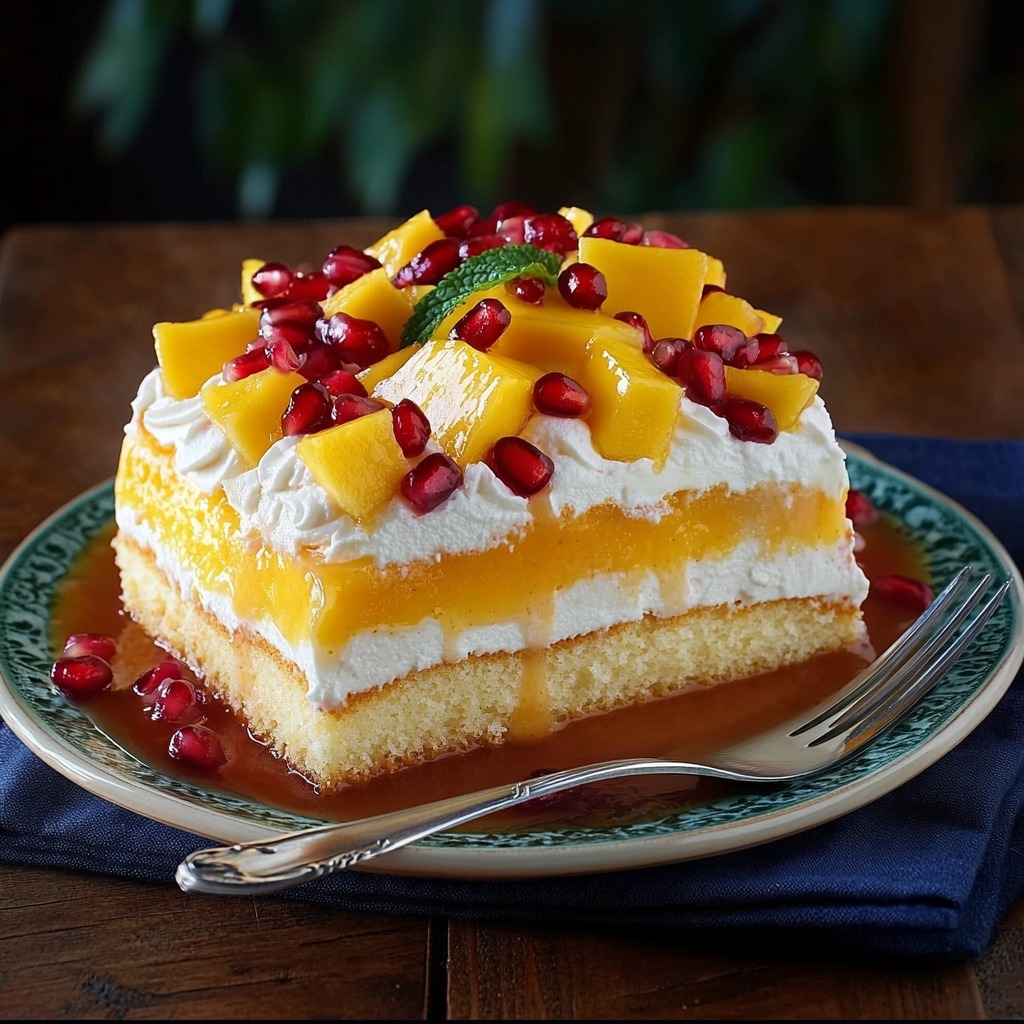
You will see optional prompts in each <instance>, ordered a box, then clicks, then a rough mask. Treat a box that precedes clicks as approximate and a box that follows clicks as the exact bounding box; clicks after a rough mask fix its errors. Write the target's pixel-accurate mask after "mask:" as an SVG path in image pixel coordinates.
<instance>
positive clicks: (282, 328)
mask: <svg viewBox="0 0 1024 1024" xmlns="http://www.w3.org/2000/svg"><path fill="white" fill-rule="evenodd" d="M260 335H261V336H262V338H263V340H264V342H265V343H266V346H267V355H268V356H269V355H270V351H269V350H270V346H271V345H277V344H285V345H287V346H288V347H289V348H291V349H293V350H295V351H297V352H301V351H302V350H303V349H304V348H306V347H307V346H308V345H309V343H310V342H311V341H312V340H313V325H312V324H308V325H307V324H289V323H280V324H267V325H266V326H263V325H261V326H260ZM271 361H273V357H271Z"/></svg>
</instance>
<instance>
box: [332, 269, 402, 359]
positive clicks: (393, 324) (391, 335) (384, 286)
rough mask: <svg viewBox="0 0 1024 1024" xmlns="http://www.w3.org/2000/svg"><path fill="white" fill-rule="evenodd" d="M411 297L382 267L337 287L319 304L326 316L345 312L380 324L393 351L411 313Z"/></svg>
mask: <svg viewBox="0 0 1024 1024" xmlns="http://www.w3.org/2000/svg"><path fill="white" fill-rule="evenodd" d="M411 298H412V297H411V296H410V295H409V293H408V292H406V291H405V290H403V289H401V288H396V287H395V286H394V285H393V284H392V283H391V278H390V277H389V276H388V272H387V271H386V270H385V269H384V268H383V267H381V268H380V270H371V271H370V272H369V273H368V274H363V276H362V277H357V278H356V279H355V280H354V281H352V282H351V283H349V284H347V285H345V287H344V288H339V289H338V291H336V292H335V293H334V294H333V295H331V296H330V297H329V298H327V299H325V300H324V302H323V303H322V306H323V311H324V316H325V317H332V316H334V314H335V313H348V315H349V316H354V317H358V318H359V319H360V320H373V321H374V322H375V323H377V324H380V329H381V330H382V331H383V332H384V335H385V337H386V338H387V339H388V342H389V343H390V345H391V349H392V351H394V350H395V349H397V348H398V343H399V341H400V340H401V337H402V328H403V327H404V326H405V321H406V320H408V319H409V317H410V316H412V307H413V302H412V301H411Z"/></svg>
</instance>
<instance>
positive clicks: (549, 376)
mask: <svg viewBox="0 0 1024 1024" xmlns="http://www.w3.org/2000/svg"><path fill="white" fill-rule="evenodd" d="M533 406H534V408H535V409H536V410H537V411H538V412H541V413H544V415H545V416H562V417H566V418H568V417H573V416H586V415H587V413H588V412H590V392H589V391H587V389H586V388H585V387H584V386H583V385H582V384H580V382H579V381H577V380H573V378H572V377H569V376H567V375H566V374H564V373H558V372H552V373H545V374H544V376H543V377H540V378H539V379H538V380H537V383H536V384H534V385H533Z"/></svg>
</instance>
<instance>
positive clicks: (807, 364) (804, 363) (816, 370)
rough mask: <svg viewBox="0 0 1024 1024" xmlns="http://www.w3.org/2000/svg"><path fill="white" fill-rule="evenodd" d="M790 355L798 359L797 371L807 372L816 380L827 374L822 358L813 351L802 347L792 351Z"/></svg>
mask: <svg viewBox="0 0 1024 1024" xmlns="http://www.w3.org/2000/svg"><path fill="white" fill-rule="evenodd" d="M790 355H791V356H792V357H793V358H794V359H795V360H796V372H797V373H805V374H807V376H808V377H813V378H814V379H815V380H821V379H822V377H824V376H825V371H824V370H823V369H822V366H821V360H820V359H819V358H818V357H817V356H816V355H815V354H814V353H813V352H811V351H809V350H808V349H800V350H799V351H797V352H790Z"/></svg>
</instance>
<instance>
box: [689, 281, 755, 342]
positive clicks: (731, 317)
mask: <svg viewBox="0 0 1024 1024" xmlns="http://www.w3.org/2000/svg"><path fill="white" fill-rule="evenodd" d="M705 324H728V325H729V326H730V327H738V328H739V329H740V330H741V331H742V332H743V333H744V334H745V335H746V336H747V337H748V338H752V337H753V336H754V335H755V334H761V333H762V331H764V320H763V319H762V318H761V317H760V316H759V315H758V314H757V311H756V310H755V309H754V307H753V306H752V305H751V304H750V303H749V302H747V300H746V299H741V298H739V297H738V296H736V295H729V294H728V293H727V292H708V294H707V295H705V296H704V298H703V299H701V302H700V308H699V309H698V310H697V319H696V321H695V322H694V325H693V329H694V330H696V329H697V328H698V327H703V326H704V325H705Z"/></svg>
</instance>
